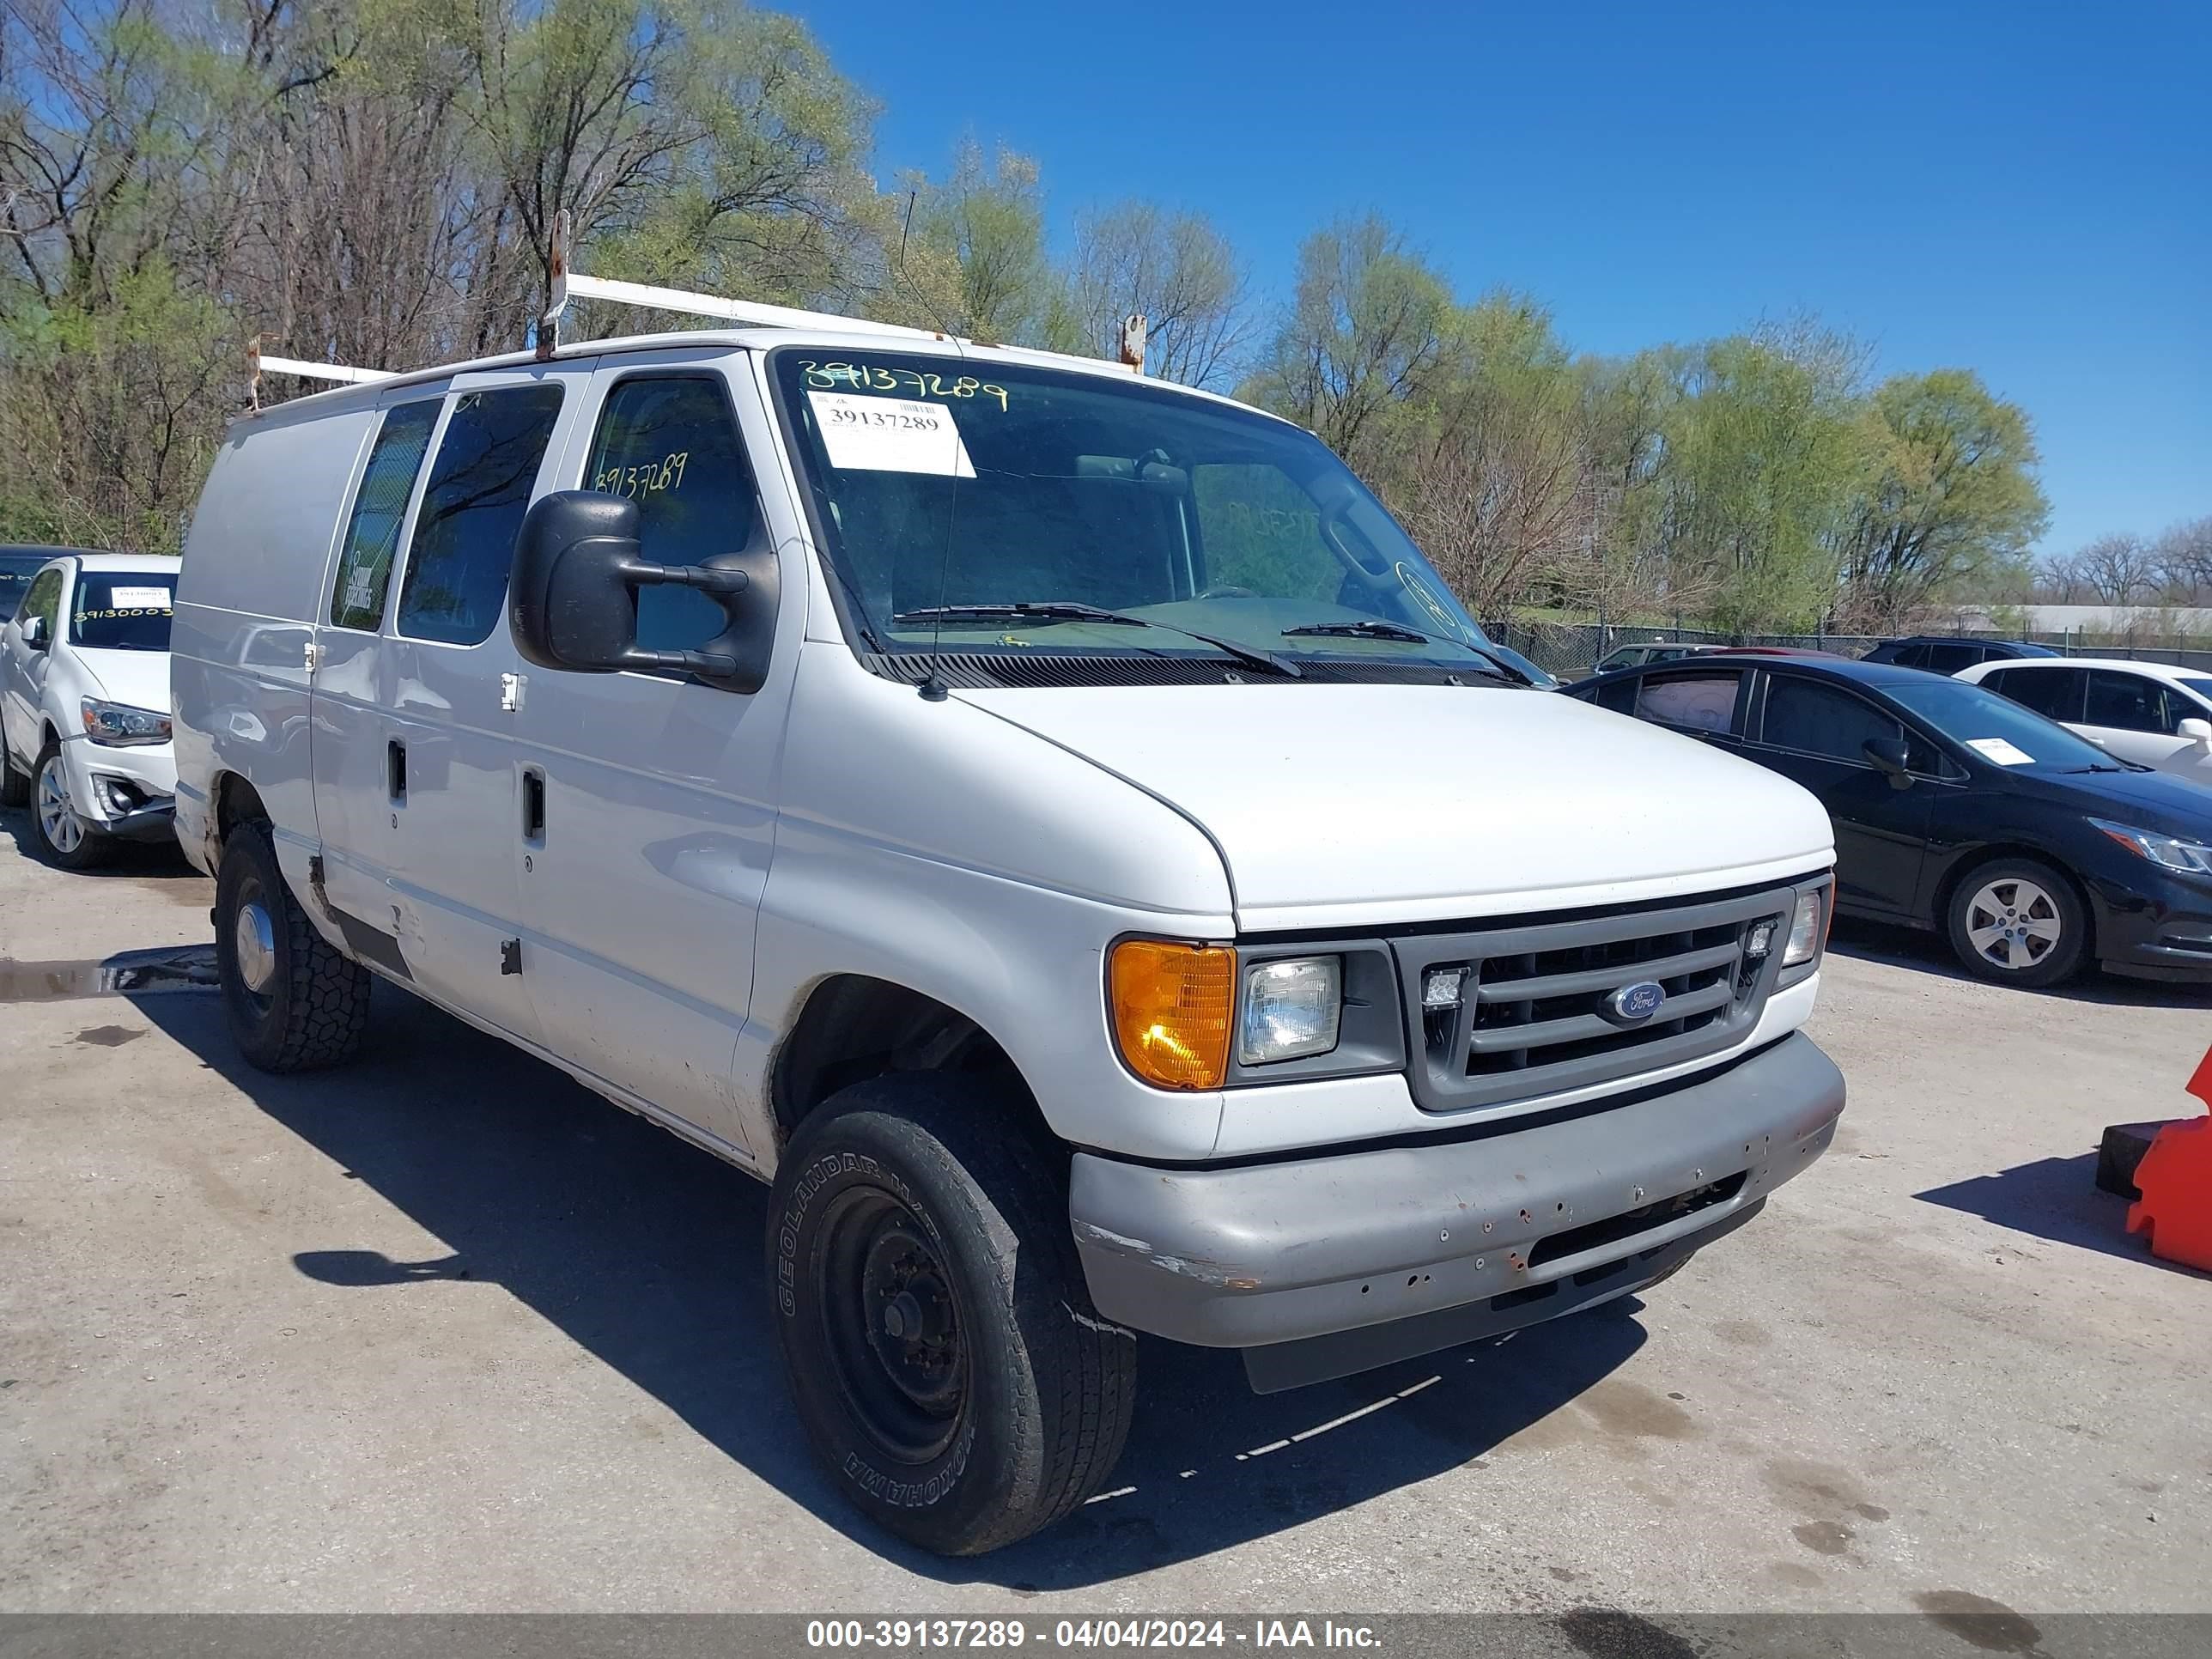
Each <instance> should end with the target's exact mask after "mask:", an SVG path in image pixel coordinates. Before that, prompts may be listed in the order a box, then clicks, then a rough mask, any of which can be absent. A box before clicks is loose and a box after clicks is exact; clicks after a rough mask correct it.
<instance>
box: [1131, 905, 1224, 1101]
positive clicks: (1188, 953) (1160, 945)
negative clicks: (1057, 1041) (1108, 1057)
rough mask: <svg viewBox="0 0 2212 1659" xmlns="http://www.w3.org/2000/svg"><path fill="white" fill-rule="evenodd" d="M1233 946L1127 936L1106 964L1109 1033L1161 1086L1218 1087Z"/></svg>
mask: <svg viewBox="0 0 2212 1659" xmlns="http://www.w3.org/2000/svg"><path fill="white" fill-rule="evenodd" d="M1236 999H1237V952H1236V951H1232V950H1230V949H1228V948H1227V947H1226V946H1224V945H1180V944H1175V943H1171V942H1170V941H1168V940H1165V939H1123V940H1122V941H1121V943H1120V944H1119V945H1115V947H1114V953H1113V955H1112V956H1111V957H1109V958H1108V961H1107V968H1106V1000H1107V1004H1108V1006H1109V1009H1110V1010H1111V1012H1112V1013H1113V1017H1114V1041H1115V1042H1116V1043H1117V1044H1119V1045H1120V1047H1121V1058H1122V1059H1123V1060H1126V1061H1127V1063H1128V1066H1129V1069H1130V1070H1131V1071H1133V1072H1134V1073H1136V1074H1137V1075H1138V1076H1139V1077H1140V1078H1142V1079H1145V1081H1146V1082H1147V1083H1151V1084H1155V1085H1158V1086H1159V1087H1160V1088H1163V1089H1218V1088H1219V1087H1220V1086H1221V1082H1222V1079H1224V1078H1225V1077H1227V1076H1228V1075H1229V1024H1230V1007H1231V1004H1232V1003H1233V1002H1234V1001H1235V1000H1236Z"/></svg>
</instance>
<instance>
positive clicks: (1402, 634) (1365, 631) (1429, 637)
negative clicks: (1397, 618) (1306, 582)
mask: <svg viewBox="0 0 2212 1659" xmlns="http://www.w3.org/2000/svg"><path fill="white" fill-rule="evenodd" d="M1303 634H1327V635H1331V636H1332V637H1337V638H1342V639H1347V640H1407V641H1411V642H1412V643H1413V644H1415V645H1428V644H1431V643H1433V642H1434V641H1435V639H1436V635H1433V634H1424V633H1423V632H1421V630H1420V629H1418V628H1407V627H1404V626H1402V625H1401V624H1400V623H1393V622H1334V623H1299V624H1298V625H1297V627H1296V628H1285V629H1284V630H1283V637H1284V638H1285V639H1286V640H1287V639H1296V638H1297V637H1298V636H1299V635H1303Z"/></svg>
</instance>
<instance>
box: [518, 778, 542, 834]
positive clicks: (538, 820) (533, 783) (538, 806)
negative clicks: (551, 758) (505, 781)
mask: <svg viewBox="0 0 2212 1659" xmlns="http://www.w3.org/2000/svg"><path fill="white" fill-rule="evenodd" d="M522 838H523V840H525V841H526V842H530V843H531V844H532V846H543V845H544V841H545V775H544V773H543V772H541V771H539V770H538V769H537V768H536V767H534V766H526V767H524V768H523V769H522Z"/></svg>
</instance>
